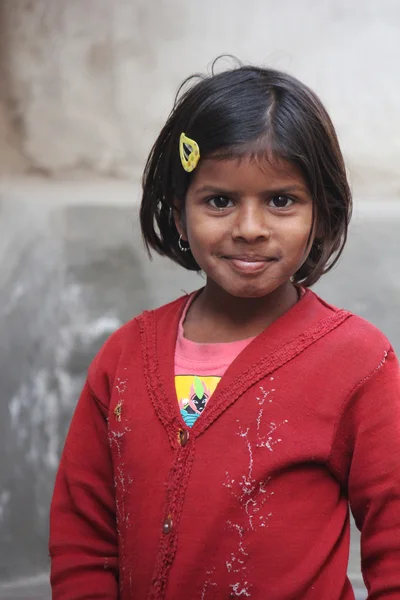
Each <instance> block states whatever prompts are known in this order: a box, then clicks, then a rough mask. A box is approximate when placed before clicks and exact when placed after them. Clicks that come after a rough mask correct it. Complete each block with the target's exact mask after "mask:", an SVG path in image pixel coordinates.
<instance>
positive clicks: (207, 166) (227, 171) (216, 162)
mask: <svg viewBox="0 0 400 600" xmlns="http://www.w3.org/2000/svg"><path fill="white" fill-rule="evenodd" d="M213 185H215V187H219V188H222V189H227V190H229V189H232V190H237V191H240V190H242V189H247V190H248V189H253V188H258V187H260V188H263V189H264V188H265V189H279V188H286V187H292V186H294V185H296V186H301V187H304V188H305V189H307V186H306V182H305V180H304V177H303V175H302V173H301V171H300V169H299V168H298V167H296V166H295V165H293V164H292V163H290V162H288V161H286V160H283V159H279V158H277V159H275V158H260V157H250V156H246V157H241V158H227V159H218V158H207V159H204V160H200V162H199V165H198V167H197V169H196V171H195V173H194V177H193V180H192V183H191V185H190V187H191V188H192V189H197V188H199V187H203V186H210V187H211V186H213Z"/></svg>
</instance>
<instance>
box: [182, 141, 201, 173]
mask: <svg viewBox="0 0 400 600" xmlns="http://www.w3.org/2000/svg"><path fill="white" fill-rule="evenodd" d="M179 154H180V157H181V163H182V167H183V168H184V169H185V171H187V172H188V173H191V172H192V171H193V170H194V169H195V168H196V167H197V163H198V162H199V160H200V148H199V146H198V144H197V142H195V141H194V140H191V139H190V138H188V137H186V135H185V134H184V133H181V137H180V139H179Z"/></svg>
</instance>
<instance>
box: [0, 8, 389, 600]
mask: <svg viewBox="0 0 400 600" xmlns="http://www.w3.org/2000/svg"><path fill="white" fill-rule="evenodd" d="M399 31H400V4H399V3H398V2H397V0H379V2H378V1H377V0H375V1H372V0H354V1H353V2H351V3H349V2H347V1H346V0H320V1H318V2H316V1H315V0H314V1H313V0H286V1H284V0H283V1H281V2H276V1H275V0H262V1H261V0H260V1H257V0H247V1H246V2H243V1H242V2H240V1H238V0H229V1H228V0H217V1H216V0H202V2H198V3H196V4H193V3H189V2H186V1H184V0H170V1H168V2H167V1H163V0H154V1H153V2H147V1H146V2H145V1H144V0H135V1H134V2H132V1H131V0H129V1H128V0H114V1H113V2H110V1H109V0H0V175H1V181H0V379H1V382H2V385H1V388H0V598H1V599H2V600H3V599H5V598H6V597H7V598H8V596H7V595H4V594H6V593H4V594H3V595H2V593H1V590H2V586H1V581H8V580H13V579H15V578H19V577H23V576H27V575H34V574H35V573H38V572H41V571H43V570H46V568H47V566H48V558H47V548H46V545H47V517H48V504H49V499H50V494H51V489H52V486H53V480H54V475H55V472H56V468H57V463H58V457H59V453H60V451H61V448H62V444H63V439H64V435H65V431H66V428H67V425H68V422H69V418H70V414H71V411H72V409H73V406H74V404H75V402H76V398H77V395H78V394H79V390H80V388H81V386H82V383H83V380H84V377H85V373H86V369H87V366H88V364H89V362H90V360H91V358H92V357H93V355H94V353H95V352H96V350H97V348H98V347H99V345H100V344H101V343H102V342H103V340H104V339H105V338H106V337H107V336H108V335H109V334H110V333H111V331H113V330H114V329H115V328H116V327H118V325H119V324H121V323H122V322H124V321H125V320H127V319H129V318H130V317H131V316H134V315H135V314H137V313H138V312H140V311H141V310H142V309H143V308H145V307H151V306H156V305H158V304H160V303H162V302H165V301H166V300H168V299H172V298H173V297H175V296H177V295H178V294H180V292H181V290H182V289H185V290H190V289H193V288H194V287H196V286H199V285H200V284H201V280H199V278H198V277H197V276H194V275H190V274H188V273H186V272H184V271H183V270H181V269H179V268H177V267H174V266H173V265H172V264H170V263H168V262H166V261H164V260H162V259H160V258H158V259H157V260H155V261H154V262H153V263H149V262H148V260H147V257H146V255H145V253H144V251H143V248H142V243H141V237H140V232H139V229H138V223H137V206H138V199H139V198H140V188H139V185H138V183H139V177H140V174H141V170H142V168H143V164H144V160H145V157H146V155H147V152H148V150H149V148H150V147H151V144H152V142H153V141H154V138H155V136H156V134H157V132H158V130H159V128H160V127H161V126H162V124H163V121H164V119H165V118H166V116H167V114H168V112H169V110H170V108H171V106H172V102H173V97H174V93H175V91H176V89H177V87H178V85H179V83H180V82H181V81H182V80H183V79H184V78H185V77H186V76H187V75H189V74H191V73H193V72H197V71H201V72H204V71H205V70H207V69H209V67H210V65H211V62H212V60H213V58H214V57H215V56H217V55H218V54H221V53H232V54H235V55H236V56H238V57H239V58H241V59H242V60H243V61H245V62H253V63H261V64H268V65H270V66H273V67H276V68H279V69H284V70H287V71H290V72H291V73H293V74H295V75H296V76H298V77H299V78H300V79H303V80H304V81H305V82H306V83H308V84H309V85H310V86H311V87H312V88H314V89H315V90H316V91H317V92H318V93H319V94H320V96H321V98H322V99H323V101H324V102H325V104H326V106H327V108H328V110H329V111H330V113H331V115H332V117H333V120H334V122H335V124H336V126H337V129H338V133H339V137H340V140H341V143H342V147H343V150H344V153H345V157H346V159H347V163H348V167H349V173H350V179H351V181H352V183H353V188H354V190H355V201H356V218H355V221H354V225H353V230H352V236H351V239H350V243H349V247H348V250H347V252H346V254H345V256H344V258H343V261H342V262H341V265H340V266H339V268H338V269H337V270H336V271H335V273H334V274H332V275H330V276H328V277H327V278H326V279H325V280H323V282H322V283H321V285H320V286H319V288H318V289H319V290H321V291H322V292H323V293H324V295H325V297H327V299H328V300H331V301H332V302H336V303H338V304H340V305H342V306H345V307H346V308H350V309H352V310H355V311H357V312H359V313H360V314H362V315H364V316H365V317H367V318H369V319H370V320H372V321H373V322H375V323H376V324H377V325H378V326H380V327H381V328H383V330H384V331H385V332H386V333H387V335H389V337H390V338H391V339H392V340H393V342H394V344H395V346H396V348H397V350H399V351H400V321H399V319H398V305H399V301H400V287H399V284H398V256H399V252H400V241H399V239H398V231H399V226H400V211H399V209H398V198H399V196H400V175H399V171H398V164H399V162H400V112H399V110H398V106H399V105H400V70H399V69H398V64H397V63H398V57H399V56H400V41H399V39H400V36H399V35H398V32H399ZM229 64H230V63H229V62H224V61H222V62H221V68H224V66H225V65H228V66H229ZM354 540H355V541H354V552H353V555H352V556H353V558H352V562H351V567H350V570H351V572H352V576H353V579H354V580H355V581H359V571H358V554H357V538H354ZM7 585H8V584H7ZM7 589H10V588H9V587H7ZM46 589H47V592H46V593H48V588H46ZM29 593H30V594H31V596H27V597H32V590H31V591H30V592H29ZM10 597H11V596H10ZM12 597H14V596H12ZM15 597H16V596H15ZM41 597H43V594H42V596H41Z"/></svg>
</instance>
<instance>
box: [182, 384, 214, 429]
mask: <svg viewBox="0 0 400 600" xmlns="http://www.w3.org/2000/svg"><path fill="white" fill-rule="evenodd" d="M220 380H221V377H215V376H213V377H210V376H206V377H202V376H201V375H176V376H175V389H176V395H177V397H178V403H179V409H180V411H181V415H182V418H183V420H184V421H185V423H186V425H187V426H188V427H192V426H193V425H194V423H195V422H196V421H197V419H198V418H199V416H200V415H201V413H202V412H203V410H204V409H205V407H206V406H207V402H208V401H209V399H210V398H211V396H212V394H213V393H214V392H215V389H216V387H217V385H218V383H219V382H220Z"/></svg>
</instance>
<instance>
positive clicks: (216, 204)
mask: <svg viewBox="0 0 400 600" xmlns="http://www.w3.org/2000/svg"><path fill="white" fill-rule="evenodd" d="M207 202H208V204H209V205H210V206H212V207H213V208H217V209H219V210H222V209H224V208H231V207H232V206H233V202H232V200H230V199H229V198H227V197H226V196H214V197H213V198H210V199H209V200H208V201H207Z"/></svg>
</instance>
